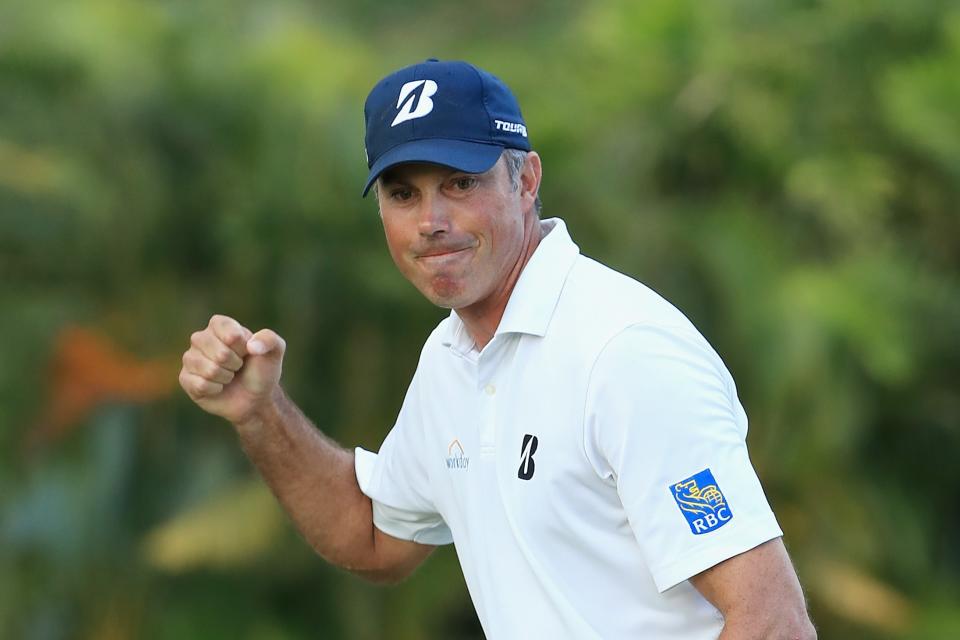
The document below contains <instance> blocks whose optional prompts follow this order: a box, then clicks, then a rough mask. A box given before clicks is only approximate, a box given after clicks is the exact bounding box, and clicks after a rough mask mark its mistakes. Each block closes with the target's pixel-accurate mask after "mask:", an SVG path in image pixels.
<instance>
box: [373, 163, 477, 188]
mask: <svg viewBox="0 0 960 640" xmlns="http://www.w3.org/2000/svg"><path fill="white" fill-rule="evenodd" d="M437 166H438V167H440V168H442V169H445V170H446V173H445V174H444V176H443V177H444V179H446V178H449V177H450V176H452V175H453V174H455V173H468V172H465V171H461V170H460V169H454V168H453V167H445V166H443V165H437ZM469 175H479V174H469ZM379 180H380V184H381V185H383V186H387V185H400V186H405V187H410V186H413V185H412V184H411V183H410V182H407V181H406V180H404V179H403V178H401V177H400V176H398V175H397V170H396V169H393V168H391V169H387V170H385V171H384V172H383V173H381V174H380V178H379Z"/></svg>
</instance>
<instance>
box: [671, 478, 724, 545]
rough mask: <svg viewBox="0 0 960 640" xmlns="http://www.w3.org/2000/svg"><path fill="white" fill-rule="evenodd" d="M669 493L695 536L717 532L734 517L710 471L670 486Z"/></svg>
mask: <svg viewBox="0 0 960 640" xmlns="http://www.w3.org/2000/svg"><path fill="white" fill-rule="evenodd" d="M670 492H671V493H672V494H673V499H674V500H676V501H677V506H678V507H680V513H682V514H683V517H684V518H686V519H687V524H688V525H690V531H691V532H692V533H693V535H695V536H699V535H703V534H704V533H710V532H711V531H713V530H715V529H719V528H720V527H722V526H723V525H725V524H727V523H728V522H730V520H731V519H732V518H733V512H732V511H730V506H729V505H728V504H727V499H726V498H724V497H723V492H721V491H720V485H718V484H717V481H716V480H715V479H714V477H713V473H712V472H711V471H710V469H704V470H703V471H701V472H700V473H697V474H695V475H692V476H690V477H689V478H687V479H686V480H683V481H681V482H678V483H676V484H672V485H670Z"/></svg>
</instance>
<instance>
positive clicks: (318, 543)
mask: <svg viewBox="0 0 960 640" xmlns="http://www.w3.org/2000/svg"><path fill="white" fill-rule="evenodd" d="M365 115H366V125H367V133H366V149H367V155H368V166H369V168H370V174H369V178H368V180H367V184H366V187H365V188H364V194H366V192H367V190H368V189H370V188H371V187H373V186H375V188H376V193H377V196H378V200H379V204H380V213H381V217H382V220H383V226H384V231H385V234H386V239H387V246H388V248H389V250H390V253H391V255H392V257H393V259H394V261H395V263H396V265H397V267H398V268H399V269H400V271H401V273H402V274H403V275H404V276H405V277H406V278H407V279H408V280H410V282H412V283H413V284H414V285H415V286H416V287H417V289H419V290H420V292H421V293H422V294H423V295H424V296H425V297H426V298H427V299H429V300H430V301H431V302H433V303H434V304H437V305H439V306H442V307H446V308H450V309H452V312H451V314H450V316H449V317H448V318H446V319H445V320H444V321H443V322H441V323H440V325H439V326H438V327H437V328H436V329H435V330H434V332H433V333H432V334H431V335H430V337H429V338H428V339H427V342H426V344H425V346H424V349H423V352H422V355H421V359H420V363H419V366H418V368H417V371H416V373H415V375H414V378H413V381H412V382H411V385H410V388H409V391H408V393H407V396H406V398H405V400H404V403H403V407H402V408H401V410H400V414H399V416H398V418H397V422H396V424H395V425H394V427H393V429H392V430H391V431H390V433H389V435H388V436H387V438H386V440H385V441H384V443H383V445H382V447H381V449H380V451H379V454H373V453H370V452H367V451H364V450H362V449H357V450H356V451H355V452H351V451H348V450H344V449H342V448H340V447H339V446H337V445H336V444H335V443H333V442H332V441H330V440H329V439H327V438H326V437H324V436H323V435H322V434H321V433H320V432H319V431H317V430H316V429H315V428H314V427H313V426H312V425H311V424H310V422H309V421H308V420H307V419H306V418H305V417H304V416H303V415H302V414H301V413H300V411H299V410H298V409H297V408H296V406H295V405H294V404H293V403H292V402H291V401H290V400H289V399H288V398H287V397H286V396H285V395H284V392H283V390H282V389H281V387H280V385H279V381H280V370H281V362H282V359H283V354H284V351H285V348H286V345H285V343H284V341H283V339H282V338H281V337H280V336H278V335H277V334H276V333H274V332H273V331H271V330H269V329H263V330H261V331H258V332H257V333H252V332H251V331H250V330H248V329H247V328H245V327H244V326H242V325H241V324H240V323H239V322H237V321H236V320H234V319H231V318H227V317H224V316H214V317H213V318H212V319H211V320H210V323H209V325H208V327H207V328H206V329H204V330H202V331H199V332H197V333H195V334H193V336H192V339H191V347H190V349H189V350H188V351H187V352H186V353H185V354H184V357H183V363H184V366H183V369H182V371H181V374H180V383H181V385H182V386H183V388H184V389H185V390H186V392H187V393H188V394H189V395H190V397H191V398H192V399H193V400H194V401H195V402H196V403H197V404H198V405H199V406H200V407H202V408H203V409H205V410H206V411H209V412H210V413H213V414H216V415H219V416H222V417H224V418H226V419H227V420H229V421H230V422H231V423H232V424H233V425H234V426H235V427H236V430H237V432H238V433H239V435H240V439H241V443H242V446H243V447H244V450H245V451H246V453H247V455H248V456H249V457H250V459H251V460H252V461H253V462H254V463H255V464H256V466H257V467H258V469H259V470H260V472H261V473H262V474H263V476H264V478H265V479H266V481H267V482H268V483H269V484H270V486H271V488H272V489H273V491H274V493H275V494H276V495H277V497H278V499H279V500H280V501H281V503H282V504H283V506H284V507H285V508H286V510H287V511H288V512H289V513H290V515H291V517H292V518H293V520H294V521H295V523H296V524H297V526H298V528H299V529H300V531H301V532H302V534H303V535H304V536H305V538H306V539H307V540H308V541H309V542H310V544H311V545H312V546H313V547H314V548H315V549H316V550H317V551H318V552H319V553H320V554H321V555H322V556H323V557H324V558H326V559H327V560H328V561H330V562H331V563H333V564H335V565H338V566H341V567H344V568H346V569H349V570H351V571H353V572H356V573H357V574H359V575H361V576H364V577H367V578H369V579H371V580H375V581H383V582H395V581H398V580H400V579H402V578H404V577H405V576H407V575H408V574H410V573H411V572H412V571H413V570H414V569H415V568H416V566H417V565H419V564H420V563H421V562H422V561H423V560H424V559H425V558H426V557H427V556H428V555H429V554H430V552H431V550H432V549H433V548H434V545H439V544H447V543H450V542H453V543H455V545H456V550H457V554H458V557H459V559H460V563H461V566H462V567H463V571H464V575H465V578H466V582H467V585H468V588H469V590H470V594H471V597H472V598H473V601H474V604H475V605H476V608H477V612H478V615H479V617H480V621H481V623H482V625H483V628H484V631H485V632H486V634H487V635H488V637H490V638H655V639H660V638H664V639H665V638H684V639H697V638H716V637H718V635H719V637H721V638H725V639H728V640H733V639H737V638H812V637H815V633H814V631H813V627H812V626H811V624H810V622H809V620H808V618H807V614H806V610H805V605H804V601H803V595H802V593H801V590H800V585H799V583H798V581H797V578H796V575H795V574H794V571H793V568H792V566H791V564H790V561H789V558H788V557H787V554H786V551H785V550H784V546H783V544H782V543H781V541H780V536H781V531H780V529H779V527H778V526H777V523H776V520H775V519H774V517H773V514H772V513H771V511H770V508H769V506H768V505H767V502H766V499H765V498H764V495H763V491H762V489H761V487H760V484H759V482H758V481H757V478H756V475H755V473H754V471H753V469H752V467H751V465H750V461H749V459H748V457H747V452H746V447H745V444H744V438H745V435H746V417H745V415H744V413H743V409H742V408H741V406H740V403H739V401H738V400H737V396H736V390H735V387H734V384H733V380H732V379H731V378H730V375H729V374H728V372H727V370H726V368H725V367H724V365H723V363H722V362H721V361H720V358H719V357H718V356H717V355H716V353H715V352H714V351H713V350H712V349H711V348H710V346H709V345H708V344H707V342H706V341H705V340H704V339H703V338H702V337H701V335H700V334H699V333H698V332H697V330H696V329H695V328H694V327H693V325H692V324H691V323H690V322H689V321H688V320H687V319H686V318H685V317H684V316H683V315H682V314H681V313H680V312H679V311H677V310H676V309H675V308H674V307H672V306H671V305H670V304H669V303H667V302H666V301H664V300H663V299H662V298H660V297H659V296H657V295H656V294H655V293H653V292H652V291H650V290H649V289H647V288H646V287H644V286H643V285H641V284H640V283H638V282H636V281H634V280H631V279H630V278H627V277H626V276H623V275H620V274H618V273H616V272H614V271H612V270H610V269H608V268H607V267H604V266H602V265H600V264H599V263H597V262H594V261H592V260H590V259H588V258H585V257H583V256H581V255H580V254H579V250H578V249H577V246H576V245H575V244H574V243H573V242H572V240H571V239H570V236H569V235H568V233H567V230H566V228H565V226H564V223H563V222H562V221H561V220H559V219H552V220H540V218H539V215H538V214H539V211H538V210H539V199H538V196H537V194H538V189H539V186H540V179H541V161H540V157H539V156H538V155H537V153H535V152H534V151H532V150H531V147H530V144H529V141H528V137H527V129H526V124H525V122H524V120H523V117H522V115H521V113H520V109H519V106H518V105H517V103H516V100H515V99H514V97H513V95H512V94H511V93H510V91H509V89H508V88H507V87H506V86H505V85H504V84H503V83H502V82H500V81H499V80H498V79H497V78H495V77H494V76H492V75H490V74H489V73H487V72H485V71H482V70H480V69H477V68H475V67H473V66H471V65H468V64H466V63H462V62H439V61H436V60H428V61H426V62H424V63H421V64H418V65H414V66H411V67H407V68H405V69H401V70H400V71H398V72H396V73H394V74H391V75H390V76H388V77H386V78H384V79H383V80H381V81H380V82H379V83H378V84H377V85H376V86H375V87H374V89H373V90H372V91H371V93H370V95H369V97H368V98H367V103H366V108H365Z"/></svg>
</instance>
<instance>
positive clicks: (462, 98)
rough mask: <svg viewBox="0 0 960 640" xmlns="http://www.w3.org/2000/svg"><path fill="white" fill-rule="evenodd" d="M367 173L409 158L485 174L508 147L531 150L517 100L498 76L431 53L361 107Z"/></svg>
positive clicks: (379, 87)
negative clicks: (364, 120) (365, 126)
mask: <svg viewBox="0 0 960 640" xmlns="http://www.w3.org/2000/svg"><path fill="white" fill-rule="evenodd" d="M363 113H364V117H365V118H366V123H367V135H366V150H367V167H369V169H370V175H369V176H368V177H367V183H366V184H365V185H364V187H363V195H364V196H366V195H367V192H368V191H369V190H370V186H371V185H372V184H373V183H374V181H375V180H376V179H377V177H378V176H379V175H380V174H381V173H383V172H384V171H386V170H387V169H389V168H390V167H393V166H395V165H398V164H401V163H404V162H430V163H433V164H440V165H444V166H448V167H452V168H454V169H457V170H459V171H466V172H468V173H483V172H484V171H487V170H488V169H490V168H491V167H492V166H493V165H494V164H496V162H497V159H498V158H499V157H500V154H501V153H502V152H503V150H504V149H505V148H511V149H522V150H524V151H529V150H530V141H529V139H528V138H527V125H526V123H525V122H524V121H523V115H522V114H521V113H520V105H519V104H517V99H516V98H515V97H514V96H513V94H512V93H511V92H510V89H508V88H507V85H505V84H504V83H503V82H502V81H501V80H500V79H499V78H497V77H496V76H494V75H493V74H491V73H488V72H486V71H484V70H483V69H478V68H477V67H475V66H473V65H472V64H469V63H467V62H460V61H444V62H441V61H439V60H436V59H434V58H431V59H429V60H426V61H424V62H421V63H419V64H415V65H412V66H409V67H405V68H403V69H400V70H399V71H396V72H394V73H392V74H390V75H389V76H387V77H386V78H384V79H383V80H381V81H380V82H378V83H377V84H376V86H375V87H374V88H373V90H371V91H370V95H368V96H367V102H366V104H365V105H364V108H363Z"/></svg>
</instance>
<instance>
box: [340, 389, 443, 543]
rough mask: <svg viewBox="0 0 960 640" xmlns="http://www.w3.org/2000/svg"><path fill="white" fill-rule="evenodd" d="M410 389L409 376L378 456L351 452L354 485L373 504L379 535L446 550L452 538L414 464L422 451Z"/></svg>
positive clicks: (419, 465)
mask: <svg viewBox="0 0 960 640" xmlns="http://www.w3.org/2000/svg"><path fill="white" fill-rule="evenodd" d="M416 389H417V376H416V375H415V376H414V379H413V382H411V384H410V389H408V391H407V396H406V398H405V399H404V402H403V407H402V408H401V410H400V415H399V416H398V418H397V422H396V424H395V425H394V426H393V429H391V430H390V433H388V434H387V437H386V439H385V440H384V441H383V444H382V445H381V446H380V451H379V453H372V452H370V451H366V450H365V449H362V448H360V447H357V448H356V450H355V458H354V460H355V469H356V474H357V483H358V484H359V485H360V490H361V491H362V492H363V493H364V494H365V495H366V496H367V497H369V498H370V499H371V500H372V501H373V523H374V525H376V527H377V528H378V529H380V530H381V531H383V532H384V533H387V534H389V535H391V536H393V537H395V538H401V539H403V540H412V541H414V542H419V543H421V544H432V545H441V544H450V543H451V542H453V536H452V534H451V532H450V529H449V528H448V527H447V524H446V522H444V520H443V517H442V516H441V515H440V514H439V513H438V512H437V509H436V507H435V506H434V503H433V499H432V491H431V487H430V479H429V474H428V473H427V471H426V469H425V468H424V466H423V461H422V460H421V459H420V453H421V452H422V451H425V450H426V447H425V446H424V443H423V427H422V421H420V420H418V419H417V418H418V411H417V407H416Z"/></svg>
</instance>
